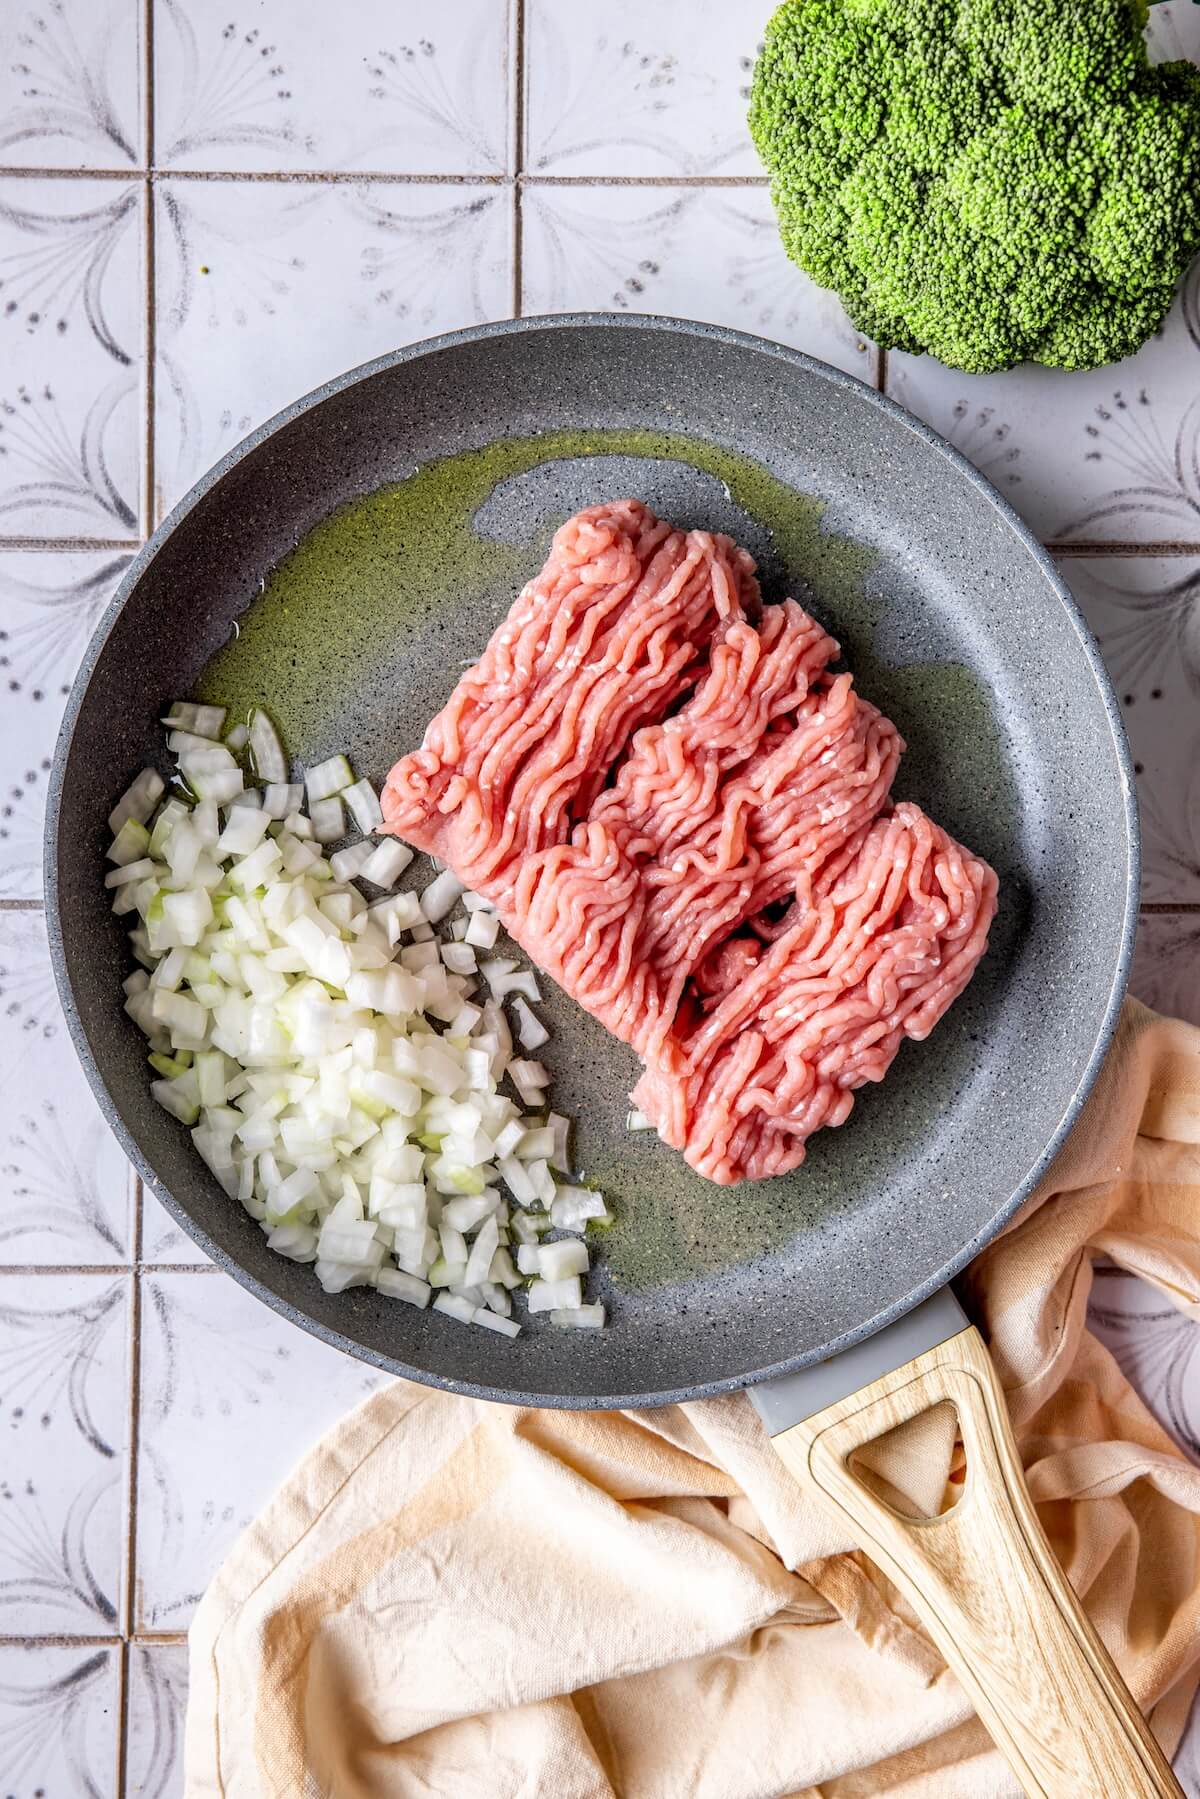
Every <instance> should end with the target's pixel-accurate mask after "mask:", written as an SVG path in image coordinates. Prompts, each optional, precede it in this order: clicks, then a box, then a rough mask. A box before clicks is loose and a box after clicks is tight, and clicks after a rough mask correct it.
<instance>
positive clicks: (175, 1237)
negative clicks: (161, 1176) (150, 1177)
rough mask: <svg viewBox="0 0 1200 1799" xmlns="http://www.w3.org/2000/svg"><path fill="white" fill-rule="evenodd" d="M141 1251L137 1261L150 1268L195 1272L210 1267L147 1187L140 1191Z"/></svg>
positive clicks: (205, 1257) (201, 1251) (203, 1254)
mask: <svg viewBox="0 0 1200 1799" xmlns="http://www.w3.org/2000/svg"><path fill="white" fill-rule="evenodd" d="M141 1205H142V1249H141V1256H140V1258H139V1259H140V1260H141V1261H142V1262H143V1263H145V1264H146V1265H147V1266H149V1267H164V1266H165V1267H168V1268H175V1267H180V1266H181V1265H183V1264H184V1263H187V1264H189V1265H190V1264H194V1265H195V1266H196V1267H197V1268H209V1267H211V1266H212V1264H211V1263H210V1261H209V1259H208V1257H207V1256H206V1255H205V1253H204V1251H203V1250H202V1249H200V1248H198V1247H197V1245H196V1244H195V1243H193V1242H192V1239H191V1238H190V1237H189V1236H188V1234H187V1232H186V1231H185V1230H182V1229H181V1228H180V1227H179V1225H177V1224H176V1222H175V1220H174V1219H173V1218H172V1216H171V1214H170V1213H169V1212H168V1211H167V1208H166V1207H165V1206H164V1205H163V1204H162V1203H161V1201H159V1200H158V1199H156V1198H155V1196H154V1194H153V1193H151V1192H150V1190H149V1189H148V1188H146V1187H143V1188H142V1193H141Z"/></svg>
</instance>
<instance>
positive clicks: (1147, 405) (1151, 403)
mask: <svg viewBox="0 0 1200 1799" xmlns="http://www.w3.org/2000/svg"><path fill="white" fill-rule="evenodd" d="M887 390H888V393H889V394H890V395H891V396H892V398H893V399H895V400H899V401H900V403H901V405H903V406H907V407H908V408H909V410H910V411H912V412H915V413H917V414H918V415H919V416H920V417H921V418H923V419H925V420H927V422H928V423H929V424H931V425H932V426H933V427H934V429H935V430H937V431H940V432H941V433H942V435H943V436H944V437H948V438H949V439H950V441H951V443H953V444H955V445H956V446H957V447H958V448H959V449H961V450H962V452H963V454H964V455H966V456H968V457H969V458H970V460H971V461H972V462H974V463H975V465H976V467H978V468H980V469H982V471H983V473H984V474H985V475H987V477H988V479H989V480H991V481H993V482H995V484H996V486H997V487H999V489H1000V491H1001V493H1002V494H1004V496H1005V498H1006V499H1008V500H1010V501H1011V502H1012V504H1013V505H1014V506H1015V507H1016V509H1017V511H1018V512H1020V513H1021V514H1022V516H1023V517H1024V518H1025V519H1026V521H1027V522H1028V523H1029V524H1030V525H1031V526H1032V527H1033V529H1034V530H1035V531H1036V532H1037V533H1038V535H1039V536H1040V537H1042V538H1045V539H1047V540H1048V541H1051V542H1056V543H1063V544H1071V543H1127V544H1142V543H1145V544H1153V543H1190V544H1198V545H1200V476H1198V475H1197V468H1198V467H1200V264H1197V265H1196V266H1195V267H1194V268H1193V269H1192V271H1191V273H1190V275H1189V276H1188V278H1187V280H1186V282H1185V283H1184V285H1183V289H1182V292H1181V294H1180V297H1179V299H1178V300H1177V301H1176V304H1175V307H1174V309H1173V311H1172V313H1171V315H1170V317H1169V319H1168V320H1167V322H1166V324H1165V326H1164V327H1163V330H1162V332H1161V333H1160V334H1159V335H1158V336H1157V337H1153V338H1151V340H1150V342H1149V343H1148V344H1146V345H1145V346H1144V348H1143V349H1141V350H1139V351H1138V353H1137V355H1136V356H1131V357H1129V358H1128V359H1127V360H1126V361H1125V362H1119V363H1116V364H1114V365H1113V367H1111V368H1107V369H1094V370H1092V371H1090V372H1089V373H1086V374H1080V373H1066V372H1064V371H1063V370H1061V369H1044V368H1035V367H1032V366H1026V367H1023V368H1018V369H1008V370H1005V371H1004V372H1003V373H1001V374H996V375H962V374H959V373H957V372H956V371H955V370H952V369H947V368H944V367H943V366H942V364H941V363H939V362H935V361H933V359H932V358H931V357H928V356H900V355H891V356H889V358H888V378H887Z"/></svg>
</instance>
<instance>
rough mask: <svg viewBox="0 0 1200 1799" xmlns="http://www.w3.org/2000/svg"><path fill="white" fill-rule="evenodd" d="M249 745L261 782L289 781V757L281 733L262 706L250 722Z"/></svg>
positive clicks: (251, 757) (255, 770) (255, 769)
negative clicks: (284, 751)
mask: <svg viewBox="0 0 1200 1799" xmlns="http://www.w3.org/2000/svg"><path fill="white" fill-rule="evenodd" d="M249 745H250V759H251V761H252V763H253V764H254V772H255V774H256V775H257V776H258V778H259V780H260V781H269V782H276V781H286V780H287V778H288V765H287V757H286V756H285V755H284V753H283V745H282V744H281V743H280V741H279V733H278V732H277V731H276V729H275V726H274V725H273V724H272V723H271V720H270V719H269V718H268V717H267V715H266V713H265V712H264V711H263V709H262V707H261V706H259V707H258V709H257V710H256V711H255V714H254V717H253V718H252V719H251V720H250V737H249Z"/></svg>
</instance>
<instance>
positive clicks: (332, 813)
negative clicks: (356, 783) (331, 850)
mask: <svg viewBox="0 0 1200 1799" xmlns="http://www.w3.org/2000/svg"><path fill="white" fill-rule="evenodd" d="M308 819H309V823H310V824H311V825H312V834H313V836H314V837H315V838H316V840H317V842H318V843H336V842H337V840H338V838H339V837H344V836H345V835H346V809H345V807H344V806H343V805H342V802H341V799H340V797H339V795H337V794H336V793H334V794H331V795H330V797H329V798H328V799H327V800H314V801H313V802H312V804H311V805H310V806H309V808H308Z"/></svg>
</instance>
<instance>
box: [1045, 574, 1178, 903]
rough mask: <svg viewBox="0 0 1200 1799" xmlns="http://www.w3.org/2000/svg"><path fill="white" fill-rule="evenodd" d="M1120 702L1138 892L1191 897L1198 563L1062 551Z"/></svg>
mask: <svg viewBox="0 0 1200 1799" xmlns="http://www.w3.org/2000/svg"><path fill="white" fill-rule="evenodd" d="M1062 568H1063V573H1064V575H1065V576H1066V578H1067V580H1068V582H1069V583H1070V585H1071V588H1072V590H1073V591H1074V593H1075V595H1076V597H1077V599H1078V600H1079V602H1080V605H1081V606H1082V607H1083V610H1084V613H1085V615H1086V617H1087V620H1088V623H1089V624H1090V625H1091V627H1092V630H1093V631H1094V632H1095V633H1096V636H1097V637H1098V639H1099V641H1100V648H1101V650H1102V651H1103V652H1104V660H1105V662H1106V663H1107V664H1108V669H1109V672H1110V674H1111V675H1112V678H1113V683H1114V685H1115V687H1116V689H1117V694H1118V697H1119V699H1120V701H1121V710H1122V715H1123V717H1124V720H1125V728H1126V730H1127V731H1128V732H1129V741H1130V746H1131V748H1132V750H1133V755H1134V766H1135V770H1136V773H1137V781H1138V801H1139V805H1140V807H1141V816H1142V895H1143V898H1144V899H1145V900H1147V901H1150V902H1155V903H1159V904H1163V903H1168V904H1169V903H1174V904H1188V903H1194V902H1195V901H1197V900H1200V561H1197V560H1196V559H1195V558H1193V557H1190V556H1163V557H1155V556H1134V557H1125V556H1105V557H1100V558H1095V559H1092V558H1089V559H1087V560H1084V559H1082V558H1078V557H1076V558H1070V557H1067V558H1064V560H1063V564H1062Z"/></svg>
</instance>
